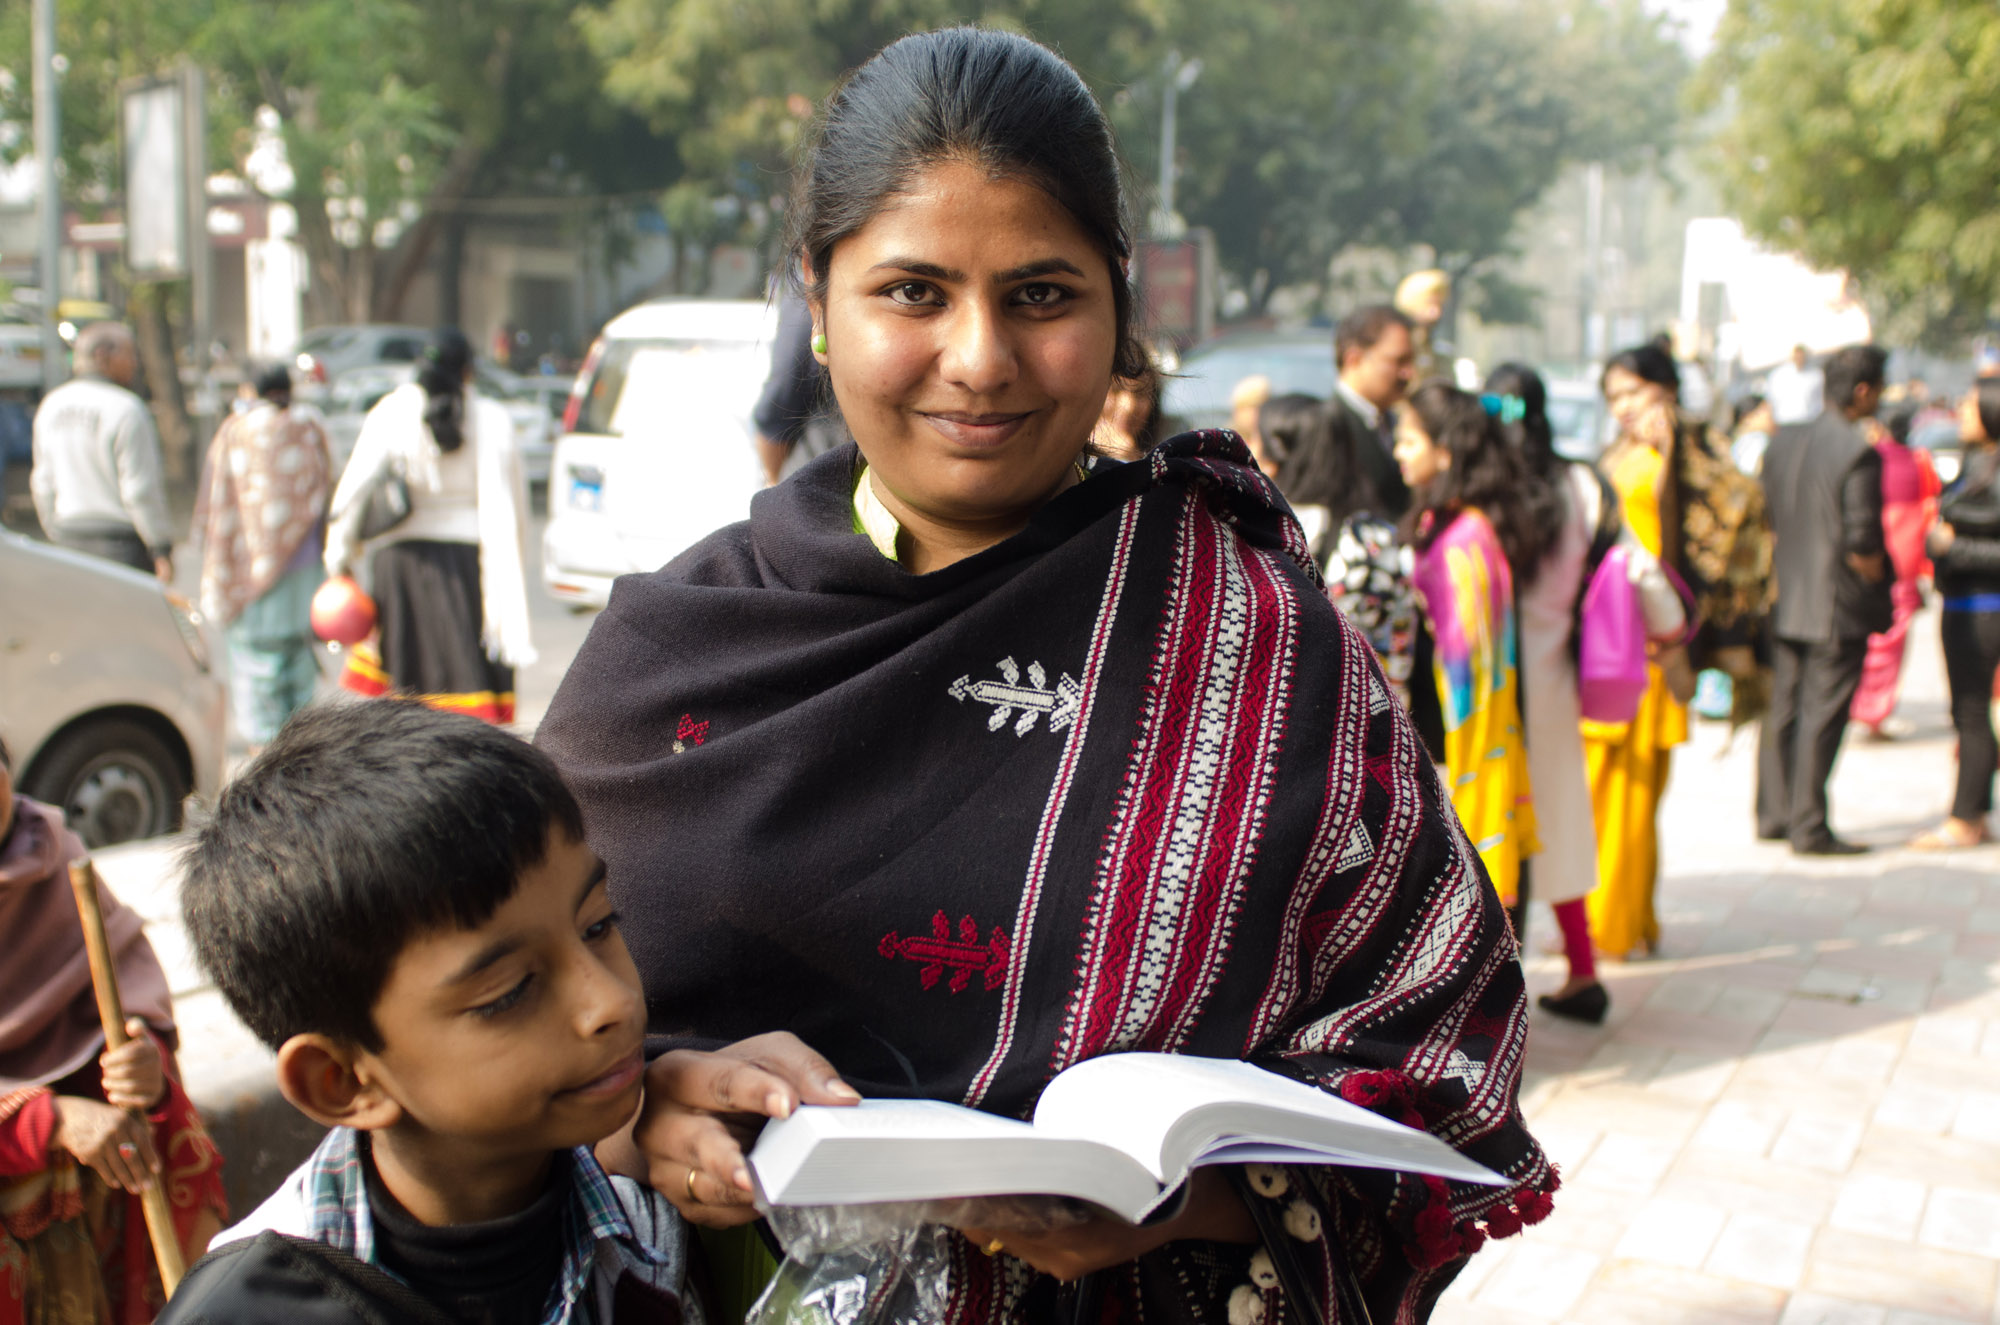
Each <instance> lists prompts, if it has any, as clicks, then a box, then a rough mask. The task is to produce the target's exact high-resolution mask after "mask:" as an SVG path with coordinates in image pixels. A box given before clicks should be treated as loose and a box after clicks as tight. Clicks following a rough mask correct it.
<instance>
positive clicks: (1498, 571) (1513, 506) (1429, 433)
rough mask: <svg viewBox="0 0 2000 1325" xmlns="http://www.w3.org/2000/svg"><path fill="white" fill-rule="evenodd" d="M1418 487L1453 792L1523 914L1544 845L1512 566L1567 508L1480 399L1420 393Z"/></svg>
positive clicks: (1431, 388) (1420, 546)
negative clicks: (1525, 721)
mask: <svg viewBox="0 0 2000 1325" xmlns="http://www.w3.org/2000/svg"><path fill="white" fill-rule="evenodd" d="M1396 462H1397V464H1398V466H1399V467H1400V468H1401V470H1402V474H1403V481H1404V482H1405V483H1407V484H1409V487H1410V494H1411V503H1410V509H1409V510H1408V511H1407V512H1406V513H1405V514H1404V516H1403V531H1402V532H1403V538H1404V541H1405V542H1406V543H1407V544H1408V545H1409V546H1410V547H1411V549H1413V550H1414V551H1415V553H1416V573H1415V576H1414V579H1415V581H1416V586H1417V592H1418V594H1419V595H1420V596H1421V597H1422V599H1423V604H1424V617H1425V619H1426V621H1428V623H1429V626H1430V632H1431V636H1432V641H1433V644H1434V645H1435V652H1434V654H1433V658H1434V662H1433V664H1432V670H1433V672H1434V673H1435V677H1434V679H1435V682H1436V685H1437V693H1438V699H1439V701H1440V703H1441V705H1442V709H1443V716H1444V733H1445V735H1444V749H1445V757H1444V761H1443V762H1444V767H1445V785H1446V786H1447V787H1449V788H1450V789H1451V802H1452V805H1453V807H1454V808H1455V809H1457V811H1458V818H1459V822H1460V823H1462V824H1463V825H1464V826H1465V832H1466V835H1467V836H1468V837H1469V838H1470V839H1471V840H1472V845H1473V847H1474V848H1475V849H1476V850H1477V851H1478V852H1479V857H1480V859H1481V860H1483V861H1485V862H1486V874H1487V877H1488V878H1489V879H1490V880H1491V881H1492V883H1493V887H1494V890H1495V891H1496V892H1498V893H1499V895H1500V902H1501V905H1503V906H1506V907H1508V908H1510V909H1511V908H1512V907H1514V905H1515V900H1516V897H1517V896H1518V892H1519V884H1520V877H1521V862H1522V861H1524V860H1526V859H1527V858H1528V857H1529V856H1532V855H1534V854H1535V853H1536V852H1537V851H1539V850H1540V849H1541V841H1540V838H1539V837H1538V835H1537V832H1536V809H1535V804H1534V797H1533V794H1532V792H1531V789H1530V785H1529V780H1528V752H1527V748H1526V745H1525V744H1524V741H1523V732H1522V722H1521V692H1520V681H1519V671H1518V668H1519V666H1520V658H1519V650H1518V644H1517V640H1516V636H1515V620H1514V577H1513V573H1512V571H1511V569H1510V566H1511V565H1513V564H1522V565H1538V564H1540V562H1541V559H1542V557H1543V555H1544V554H1545V553H1546V552H1547V551H1548V548H1549V545H1550V543H1551V542H1552V540H1553V539H1554V537H1555V534H1556V532H1557V526H1556V518H1557V512H1556V511H1555V509H1554V506H1553V503H1552V502H1550V501H1548V500H1547V499H1546V495H1545V493H1544V491H1543V490H1542V489H1540V488H1539V486H1538V485H1536V484H1534V483H1532V482H1530V481H1529V478H1528V473H1527V465H1526V462H1525V461H1523V460H1522V458H1521V455H1520V453H1519V452H1518V451H1516V450H1514V449H1513V448H1512V447H1510V446H1508V445H1507V444H1506V442H1504V441H1502V440H1501V438H1500V434H1499V432H1498V431H1497V430H1496V429H1495V427H1494V425H1493V420H1492V419H1491V418H1489V417H1488V415H1487V413H1486V411H1485V409H1484V408H1483V407H1482V406H1481V405H1480V402H1479V399H1478V397H1476V396H1471V395H1467V394H1466V393H1465V392H1463V391H1460V390H1459V389H1458V388H1457V387H1455V386H1452V385H1450V384H1449V383H1446V382H1440V381H1435V380H1434V381H1430V382H1426V383H1424V384H1423V385H1422V386H1420V387H1418V388H1417V389H1416V391H1415V392H1414V393H1413V394H1412V395H1411V396H1410V400H1409V404H1408V406H1407V407H1406V408H1404V410H1403V411H1402V413H1401V414H1400V416H1399V417H1398V418H1397V420H1396Z"/></svg>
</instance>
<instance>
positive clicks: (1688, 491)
mask: <svg viewBox="0 0 2000 1325" xmlns="http://www.w3.org/2000/svg"><path fill="white" fill-rule="evenodd" d="M1601 385H1602V387H1603V391H1604V399H1605V404H1606V405H1607V406H1608V407H1609V409H1610V411H1611V415H1612V417H1613V418H1614V419H1615V420H1616V421H1617V424H1618V436H1617V438H1616V440H1614V441H1613V442H1612V444H1611V445H1610V446H1609V447H1608V448H1606V450H1605V452H1604V455H1603V456H1602V457H1601V458H1600V459H1599V462H1598V467H1599V469H1600V470H1601V471H1602V472H1603V474H1604V476H1605V478H1606V479H1608V480H1609V481H1610V483H1611V486H1612V487H1613V488H1614V489H1615V490H1616V491H1617V494H1618V502H1619V509H1620V514H1621V515H1622V516H1623V518H1624V521H1625V526H1626V528H1627V529H1628V530H1630V531H1631V534H1632V536H1633V537H1634V538H1636V539H1637V540H1638V542H1639V545H1640V546H1641V547H1643V548H1644V549H1645V550H1646V552H1647V553H1649V554H1650V555H1651V556H1653V557H1654V558H1655V559H1657V560H1658V561H1659V562H1660V564H1661V565H1663V566H1665V567H1666V568H1667V569H1668V570H1671V571H1673V572H1674V573H1675V574H1677V575H1679V576H1681V577H1682V578H1683V579H1684V580H1686V581H1688V583H1689V585H1690V587H1691V588H1692V589H1693V590H1694V592H1695V598H1696V604H1697V612H1696V619H1697V620H1698V621H1699V622H1700V626H1699V631H1698V633H1697V635H1696V640H1695V642H1693V643H1691V644H1689V645H1688V646H1685V647H1682V646H1674V647H1667V648H1662V649H1660V650H1659V651H1658V652H1657V653H1656V654H1655V656H1654V659H1653V662H1652V663H1651V664H1650V665H1649V666H1648V668H1647V676H1648V685H1647V688H1646V692H1645V694H1644V696H1642V697H1641V699H1640V701H1639V709H1638V712H1637V713H1636V714H1634V715H1633V717H1632V719H1631V721H1629V722H1617V723H1610V722H1591V721H1585V722H1584V724H1583V736H1584V758H1585V762H1586V764H1587V766H1588V769H1589V773H1590V795H1591V803H1592V806H1593V809H1594V812H1595V818H1596V823H1597V859H1598V886H1597V889H1596V890H1595V891H1594V892H1592V893H1591V894H1590V897H1589V911H1590V929H1591V937H1592V938H1593V940H1594V941H1595V942H1596V944H1597V950H1598V951H1599V952H1600V953H1603V954H1605V955H1608V956H1612V957H1617V958H1626V957H1631V956H1635V955H1647V954H1650V953H1652V952H1655V951H1657V949H1658V946H1659V940H1660V926H1659V919H1658V916H1657V914H1656V912H1655V910H1654V906H1653V894H1654V889H1655V887H1656V886H1657V884H1658V881H1659V869H1660V849H1659V812H1660V798H1661V797H1662V796H1663V795H1665V793H1666V788H1667V780H1668V775H1669V773H1670V771H1671V769H1672V765H1673V751H1674V747H1676V746H1678V745H1681V744H1683V743H1684V742H1685V741H1686V740H1687V736H1688V716H1687V708H1686V704H1687V701H1688V700H1689V699H1690V698H1692V696H1693V694H1694V685H1695V682H1694V673H1695V670H1696V668H1697V666H1715V667H1720V668H1722V669H1723V670H1726V671H1727V672H1728V673H1729V675H1730V679H1731V682H1732V688H1733V690H1734V704H1735V707H1736V712H1737V713H1738V714H1739V715H1750V714H1754V712H1755V711H1756V709H1757V707H1758V706H1759V705H1760V704H1761V701H1762V683H1763V677H1762V673H1761V670H1760V668H1759V667H1758V664H1757V660H1756V657H1755V654H1754V652H1753V649H1752V645H1751V642H1752V641H1754V640H1756V639H1757V638H1758V637H1760V636H1761V634H1762V632H1763V628H1764V612H1765V609H1766V605H1767V604H1768V602H1769V594H1770V574H1769V571H1770V540H1769V534H1768V530H1767V528H1766V526H1765V523H1764V510H1763V496H1762V493H1761V492H1760V491H1759V490H1758V487H1757V484H1756V481H1755V480H1753V479H1748V478H1745V477H1744V476H1743V475H1742V474H1741V473H1739V472H1738V471H1737V469H1736V467H1735V465H1734V463H1733V462H1732V461H1731V460H1730V459H1729V448H1728V444H1727V442H1726V440H1725V439H1722V438H1721V437H1719V436H1711V435H1710V431H1709V429H1708V428H1707V427H1706V426H1705V425H1703V424H1702V423H1701V422H1700V421H1699V420H1695V419H1686V418H1683V417H1682V416H1681V413H1680V407H1679V392H1680V372H1679V370H1678V369H1677V368H1676V367H1675V365H1674V360H1673V356H1672V355H1670V354H1668V353H1667V352H1666V351H1665V350H1663V349H1661V348H1660V347H1659V346H1658V345H1654V344H1646V345H1640V346H1636V347H1634V348H1632V349H1629V350H1625V351H1623V352H1621V353H1619V354H1617V355H1615V356H1613V357H1612V359H1611V361H1610V362H1609V363H1608V364H1606V365H1605V369H1604V375H1603V377H1602V379H1601ZM1697 648H1700V649H1702V650H1703V651H1704V652H1703V654H1702V656H1701V658H1700V659H1699V661H1697V658H1696V650H1697Z"/></svg>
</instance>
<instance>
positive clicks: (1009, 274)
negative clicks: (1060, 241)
mask: <svg viewBox="0 0 2000 1325" xmlns="http://www.w3.org/2000/svg"><path fill="white" fill-rule="evenodd" d="M1057 272H1061V273H1063V274H1064V275H1066V276H1082V275H1083V268H1081V267H1079V266H1077V265H1076V264H1075V263H1074V262H1071V261H1070V260H1069V259H1068V258H1043V259H1041V260H1040V261H1038V262H1030V263H1026V264H1024V265H1022V266H1019V267H1013V268H1010V269H1009V270H1007V271H1002V272H995V273H994V274H993V283H994V284H995V285H1010V284H1012V283H1013V282H1015V281H1031V280H1033V279H1034V278H1035V277H1037V276H1052V275H1054V274H1055V273H1057Z"/></svg>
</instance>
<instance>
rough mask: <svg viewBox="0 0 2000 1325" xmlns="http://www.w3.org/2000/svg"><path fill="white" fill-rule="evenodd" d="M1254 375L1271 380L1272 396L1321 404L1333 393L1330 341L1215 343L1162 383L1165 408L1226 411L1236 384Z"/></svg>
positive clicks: (1187, 411) (1189, 411)
mask: <svg viewBox="0 0 2000 1325" xmlns="http://www.w3.org/2000/svg"><path fill="white" fill-rule="evenodd" d="M1258 374H1262V375H1263V376H1265V377H1268V378H1270V379H1271V394H1272V395H1279V396H1281V395H1288V394H1291V393H1293V392H1297V393H1300V394H1303V395H1308V396H1317V397H1319V398H1320V399H1322V400H1323V399H1325V398H1326V397H1327V396H1329V395H1331V394H1332V393H1333V384H1334V371H1333V342H1332V339H1331V338H1330V337H1329V338H1327V339H1326V340H1320V339H1319V338H1317V337H1315V338H1313V339H1312V340H1311V341H1275V342H1258V343H1252V344H1248V345H1218V346H1216V347H1215V348H1214V349H1212V350H1208V351H1205V352H1197V353H1194V354H1191V355H1189V356H1188V357H1187V358H1186V359H1185V360H1183V361H1182V363H1181V366H1180V369H1179V372H1178V374H1177V375H1176V376H1173V377H1170V378H1168V379H1167V388H1166V392H1165V404H1164V407H1165V409H1166V410H1167V412H1168V413H1169V414H1173V415H1177V416H1184V415H1188V414H1194V413H1202V412H1213V411H1215V410H1221V411H1222V412H1223V413H1227V412H1228V410H1229V397H1230V393H1231V392H1233V391H1235V389H1236V384H1237V383H1238V382H1241V381H1242V380H1243V379H1244V378H1246V377H1252V376H1255V375H1258Z"/></svg>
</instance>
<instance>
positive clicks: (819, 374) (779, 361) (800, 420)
mask: <svg viewBox="0 0 2000 1325" xmlns="http://www.w3.org/2000/svg"><path fill="white" fill-rule="evenodd" d="M812 337H813V330H812V314H811V312H810V311H808V310H807V308H806V301H805V300H803V299H801V298H799V296H798V295H797V293H795V292H789V291H788V292H787V293H786V294H785V296H784V298H783V299H782V300H781V301H780V302H779V304H778V330H777V332H776V334H774V335H773V336H772V337H771V371H770V372H769V373H768V374H766V375H765V378H764V389H763V391H762V392H760V393H759V394H758V396H757V404H756V406H755V408H753V409H752V410H751V411H750V422H751V426H752V427H754V428H755V429H756V430H757V460H758V463H759V464H761V465H762V466H763V467H764V482H765V483H766V484H771V483H776V482H777V481H778V480H780V479H782V478H785V477H787V476H789V475H791V474H793V473H795V472H797V470H798V469H799V467H800V466H801V465H804V464H805V463H806V462H807V461H809V460H811V459H812V458H813V457H814V456H817V455H820V454H823V453H824V452H827V451H831V450H832V449H833V448H834V447H836V446H839V445H840V444H841V443H842V442H844V441H846V440H847V428H846V426H845V425H844V424H842V423H841V422H840V419H839V415H838V412H837V411H834V410H830V409H829V408H827V404H828V402H827V398H826V372H825V370H824V369H822V368H821V367H820V366H819V362H818V361H817V360H816V359H815V358H814V357H813V347H812Z"/></svg>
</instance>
